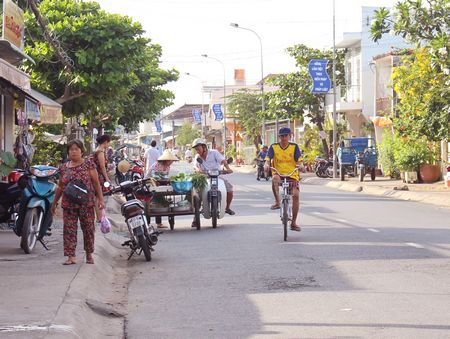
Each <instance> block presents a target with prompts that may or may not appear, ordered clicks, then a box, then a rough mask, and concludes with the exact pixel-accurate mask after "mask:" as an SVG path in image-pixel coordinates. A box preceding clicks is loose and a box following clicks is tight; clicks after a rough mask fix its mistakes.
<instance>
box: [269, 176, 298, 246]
mask: <svg viewBox="0 0 450 339" xmlns="http://www.w3.org/2000/svg"><path fill="white" fill-rule="evenodd" d="M270 168H271V169H272V170H274V171H275V172H276V173H277V174H278V175H279V176H280V178H281V179H282V181H281V187H282V192H281V206H280V218H281V223H282V224H283V231H284V241H286V240H287V231H288V222H289V221H292V185H291V183H290V182H289V181H288V178H289V177H290V176H291V175H292V174H294V172H295V171H298V168H297V167H296V168H294V170H293V171H292V172H291V173H289V174H281V173H280V172H278V170H277V169H276V168H275V167H270Z"/></svg>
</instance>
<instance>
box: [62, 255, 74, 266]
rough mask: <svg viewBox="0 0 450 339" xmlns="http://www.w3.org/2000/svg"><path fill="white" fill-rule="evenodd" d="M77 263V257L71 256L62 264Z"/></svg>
mask: <svg viewBox="0 0 450 339" xmlns="http://www.w3.org/2000/svg"><path fill="white" fill-rule="evenodd" d="M76 263H77V260H76V259H75V257H73V258H72V257H69V258H68V259H67V260H66V261H64V262H63V263H62V264H63V265H75V264H76Z"/></svg>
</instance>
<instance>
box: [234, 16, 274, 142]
mask: <svg viewBox="0 0 450 339" xmlns="http://www.w3.org/2000/svg"><path fill="white" fill-rule="evenodd" d="M230 26H231V27H234V28H240V29H245V30H246V31H250V32H252V33H253V34H255V35H256V37H257V38H258V40H259V47H260V56H261V110H262V113H263V121H262V137H261V139H262V142H263V144H264V139H265V136H266V124H265V121H264V111H265V102H264V66H263V65H264V64H263V47H262V41H261V37H260V36H259V34H258V33H256V32H255V31H254V30H252V29H250V28H246V27H241V26H239V24H237V23H231V24H230ZM277 119H278V118H277Z"/></svg>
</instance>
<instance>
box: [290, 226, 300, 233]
mask: <svg viewBox="0 0 450 339" xmlns="http://www.w3.org/2000/svg"><path fill="white" fill-rule="evenodd" d="M291 230H292V231H296V232H300V231H301V230H302V229H301V228H300V226H298V225H291Z"/></svg>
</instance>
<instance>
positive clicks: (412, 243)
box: [406, 242, 425, 248]
mask: <svg viewBox="0 0 450 339" xmlns="http://www.w3.org/2000/svg"><path fill="white" fill-rule="evenodd" d="M406 245H408V246H411V247H415V248H425V247H424V246H422V245H419V244H416V243H414V242H407V243H406Z"/></svg>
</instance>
